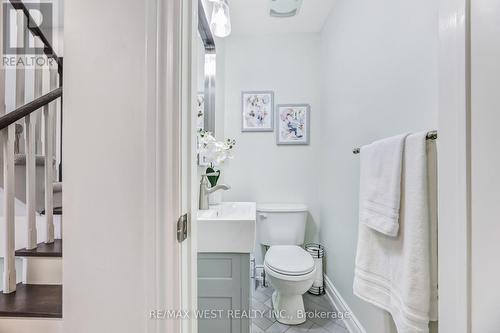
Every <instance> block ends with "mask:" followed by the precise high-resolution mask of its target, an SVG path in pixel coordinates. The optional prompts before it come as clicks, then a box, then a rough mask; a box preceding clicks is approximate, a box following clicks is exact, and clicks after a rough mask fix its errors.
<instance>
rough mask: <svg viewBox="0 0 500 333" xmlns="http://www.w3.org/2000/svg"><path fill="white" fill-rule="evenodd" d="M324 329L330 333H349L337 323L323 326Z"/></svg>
mask: <svg viewBox="0 0 500 333" xmlns="http://www.w3.org/2000/svg"><path fill="white" fill-rule="evenodd" d="M323 328H324V329H325V330H326V331H328V332H330V333H348V331H347V329H346V328H345V327H342V326H340V325H339V324H338V322H337V321H335V322H330V323H328V324H327V325H325V326H323Z"/></svg>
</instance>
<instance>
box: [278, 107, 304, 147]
mask: <svg viewBox="0 0 500 333" xmlns="http://www.w3.org/2000/svg"><path fill="white" fill-rule="evenodd" d="M310 117H311V106H310V105H309V104H278V105H276V144H277V145H308V144H309V141H310V133H309V132H310Z"/></svg>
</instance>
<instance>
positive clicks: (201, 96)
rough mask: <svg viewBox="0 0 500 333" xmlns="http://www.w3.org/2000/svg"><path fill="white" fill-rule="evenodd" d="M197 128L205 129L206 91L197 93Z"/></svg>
mask: <svg viewBox="0 0 500 333" xmlns="http://www.w3.org/2000/svg"><path fill="white" fill-rule="evenodd" d="M196 106H197V107H196V128H197V129H198V130H203V129H205V93H203V92H198V94H196Z"/></svg>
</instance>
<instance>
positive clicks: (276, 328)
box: [266, 322, 290, 333]
mask: <svg viewBox="0 0 500 333" xmlns="http://www.w3.org/2000/svg"><path fill="white" fill-rule="evenodd" d="M289 328H290V326H288V325H284V324H282V323H278V322H275V323H274V324H272V326H271V327H269V328H268V329H267V330H266V333H283V332H285V331H286V330H288V329H289Z"/></svg>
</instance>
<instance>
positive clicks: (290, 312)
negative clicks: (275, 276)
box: [272, 290, 306, 325]
mask: <svg viewBox="0 0 500 333" xmlns="http://www.w3.org/2000/svg"><path fill="white" fill-rule="evenodd" d="M272 300H273V310H274V315H275V317H276V320H277V321H278V322H280V323H282V324H285V325H300V324H302V323H304V322H305V321H306V316H305V310H304V300H303V298H302V295H284V294H281V293H278V291H276V290H275V291H274V292H273V296H272Z"/></svg>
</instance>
